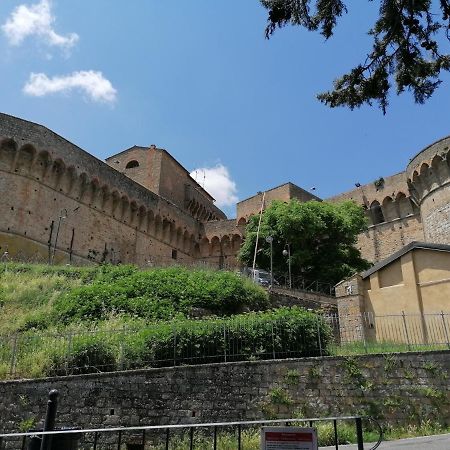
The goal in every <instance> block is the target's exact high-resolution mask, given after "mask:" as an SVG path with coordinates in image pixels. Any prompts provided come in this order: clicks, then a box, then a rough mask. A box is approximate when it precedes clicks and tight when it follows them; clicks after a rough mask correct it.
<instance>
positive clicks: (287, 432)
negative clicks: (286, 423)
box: [261, 427, 319, 450]
mask: <svg viewBox="0 0 450 450" xmlns="http://www.w3.org/2000/svg"><path fill="white" fill-rule="evenodd" d="M318 448H319V447H318V444H317V431H316V429H315V428H299V427H264V428H262V430H261V450H317V449H318Z"/></svg>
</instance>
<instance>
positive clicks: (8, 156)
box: [0, 139, 17, 171]
mask: <svg viewBox="0 0 450 450" xmlns="http://www.w3.org/2000/svg"><path fill="white" fill-rule="evenodd" d="M16 155H17V144H16V141H15V140H14V139H2V140H1V141H0V168H1V169H4V170H7V171H10V170H12V168H13V165H14V161H15V160H16Z"/></svg>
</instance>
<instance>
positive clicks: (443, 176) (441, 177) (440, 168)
mask: <svg viewBox="0 0 450 450" xmlns="http://www.w3.org/2000/svg"><path fill="white" fill-rule="evenodd" d="M431 168H432V170H433V173H434V176H435V177H436V179H437V182H438V183H439V184H443V183H445V182H447V181H448V180H449V176H450V171H449V168H448V166H447V164H446V161H445V156H442V157H441V156H439V155H435V156H434V158H433V159H432V160H431Z"/></svg>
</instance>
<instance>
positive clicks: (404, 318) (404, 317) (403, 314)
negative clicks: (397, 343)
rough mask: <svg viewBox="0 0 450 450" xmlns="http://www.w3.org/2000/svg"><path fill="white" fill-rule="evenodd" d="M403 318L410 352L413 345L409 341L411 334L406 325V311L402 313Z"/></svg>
mask: <svg viewBox="0 0 450 450" xmlns="http://www.w3.org/2000/svg"><path fill="white" fill-rule="evenodd" d="M402 318H403V326H404V327H405V334H406V342H407V343H408V350H411V343H410V341H409V334H408V326H407V325H406V316H405V311H402Z"/></svg>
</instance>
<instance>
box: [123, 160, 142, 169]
mask: <svg viewBox="0 0 450 450" xmlns="http://www.w3.org/2000/svg"><path fill="white" fill-rule="evenodd" d="M139 165H140V164H139V161H137V160H136V159H132V160H131V161H129V162H128V163H127V165H126V166H125V169H134V168H135V167H139Z"/></svg>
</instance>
